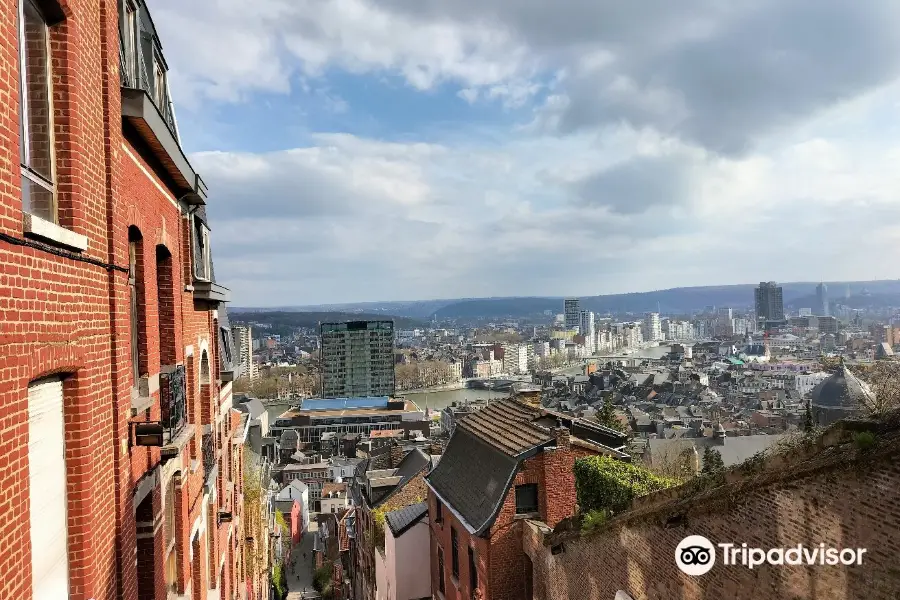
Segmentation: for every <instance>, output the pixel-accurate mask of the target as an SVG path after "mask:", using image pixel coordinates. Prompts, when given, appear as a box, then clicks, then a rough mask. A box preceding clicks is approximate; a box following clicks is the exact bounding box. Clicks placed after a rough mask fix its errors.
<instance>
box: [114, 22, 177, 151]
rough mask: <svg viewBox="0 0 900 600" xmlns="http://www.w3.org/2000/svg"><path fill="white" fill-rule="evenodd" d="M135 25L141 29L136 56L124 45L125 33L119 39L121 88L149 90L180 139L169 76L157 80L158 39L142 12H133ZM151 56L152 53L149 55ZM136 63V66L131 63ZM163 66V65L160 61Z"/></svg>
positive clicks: (168, 125)
mask: <svg viewBox="0 0 900 600" xmlns="http://www.w3.org/2000/svg"><path fill="white" fill-rule="evenodd" d="M134 19H135V24H134V26H135V28H136V29H137V31H138V32H139V33H138V34H137V40H136V46H137V47H136V48H135V49H134V51H133V55H132V56H129V52H128V49H127V48H126V47H125V41H124V39H123V36H121V35H120V39H119V74H120V81H121V85H122V87H127V88H132V89H139V90H143V91H145V92H147V95H148V96H150V98H151V99H152V100H153V104H154V105H155V106H156V108H157V109H158V110H159V113H160V114H161V115H162V117H163V120H164V121H165V122H166V126H167V127H168V128H169V131H171V132H172V135H174V136H175V139H176V140H178V139H179V137H178V125H177V123H176V121H175V111H174V107H173V106H172V97H171V96H170V95H169V89H168V87H169V86H168V78H167V77H165V75H163V77H162V78H161V80H160V81H159V82H157V78H156V68H157V65H156V63H157V61H158V59H157V58H156V54H157V53H159V52H160V51H159V49H158V47H157V45H158V44H157V40H156V39H155V36H153V35H151V34H150V33H149V32H148V31H145V30H144V27H143V24H142V22H141V21H142V19H141V11H140V10H138V11H136V13H135V15H134ZM148 55H149V56H148ZM132 62H133V63H134V64H133V65H132V64H130V63H132ZM160 68H163V67H162V66H161V64H160ZM158 83H161V87H162V88H163V89H162V90H157V89H156V87H157V85H158Z"/></svg>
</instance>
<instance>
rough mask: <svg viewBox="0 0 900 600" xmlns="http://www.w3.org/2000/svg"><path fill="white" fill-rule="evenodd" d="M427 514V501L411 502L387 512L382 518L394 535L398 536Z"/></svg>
mask: <svg viewBox="0 0 900 600" xmlns="http://www.w3.org/2000/svg"><path fill="white" fill-rule="evenodd" d="M427 514H428V503H427V502H419V503H418V504H412V505H410V506H407V507H405V508H401V509H400V510H395V511H392V512H389V513H387V514H386V515H385V516H384V520H385V521H386V522H387V525H388V527H390V529H391V533H393V534H394V537H398V536H401V535H403V532H404V531H406V530H407V529H409V528H410V527H412V526H413V525H415V524H416V523H418V522H419V520H421V519H422V517H424V516H425V515H427Z"/></svg>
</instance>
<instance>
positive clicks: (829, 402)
mask: <svg viewBox="0 0 900 600" xmlns="http://www.w3.org/2000/svg"><path fill="white" fill-rule="evenodd" d="M874 402H875V394H874V393H873V392H872V390H871V389H870V388H869V386H868V384H866V383H864V382H863V381H860V380H859V379H858V378H857V377H856V376H855V375H854V374H853V373H851V372H850V370H849V369H848V368H847V367H846V365H844V364H841V368H840V369H838V371H837V373H835V374H834V375H832V376H831V377H829V378H828V379H826V380H825V381H823V382H821V383H820V384H819V385H817V386H816V387H815V388H813V391H812V402H811V403H812V405H813V406H816V407H819V408H838V409H849V410H858V409H859V408H860V407H861V406H871V405H872V404H873V403H874Z"/></svg>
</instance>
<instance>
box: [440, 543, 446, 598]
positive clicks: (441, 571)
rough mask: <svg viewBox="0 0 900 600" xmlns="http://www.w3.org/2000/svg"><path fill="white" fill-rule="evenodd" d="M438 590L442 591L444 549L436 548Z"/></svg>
mask: <svg viewBox="0 0 900 600" xmlns="http://www.w3.org/2000/svg"><path fill="white" fill-rule="evenodd" d="M438 591H440V592H441V593H442V594H443V593H444V591H445V590H444V549H443V548H438Z"/></svg>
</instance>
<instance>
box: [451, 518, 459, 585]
mask: <svg viewBox="0 0 900 600" xmlns="http://www.w3.org/2000/svg"><path fill="white" fill-rule="evenodd" d="M450 546H451V548H450V575H452V576H453V578H454V579H456V580H457V581H459V534H457V533H456V528H455V527H451V528H450Z"/></svg>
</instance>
